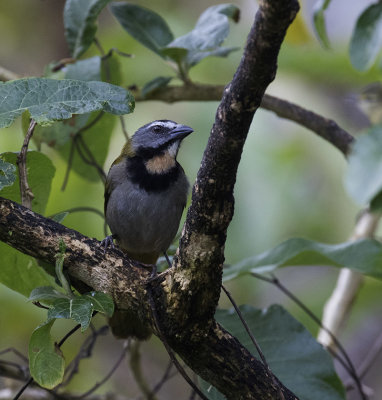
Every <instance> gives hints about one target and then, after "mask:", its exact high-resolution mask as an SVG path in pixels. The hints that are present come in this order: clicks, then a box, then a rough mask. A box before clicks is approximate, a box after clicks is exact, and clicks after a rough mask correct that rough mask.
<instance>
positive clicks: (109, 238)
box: [101, 235, 115, 254]
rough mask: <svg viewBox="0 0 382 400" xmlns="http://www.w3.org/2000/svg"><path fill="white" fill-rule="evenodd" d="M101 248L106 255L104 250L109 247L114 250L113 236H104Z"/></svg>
mask: <svg viewBox="0 0 382 400" xmlns="http://www.w3.org/2000/svg"><path fill="white" fill-rule="evenodd" d="M101 247H103V254H105V253H106V250H107V249H108V248H109V247H111V248H112V249H115V244H114V238H113V235H109V236H106V237H105V239H103V240H102V241H101Z"/></svg>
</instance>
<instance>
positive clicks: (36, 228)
mask: <svg viewBox="0 0 382 400" xmlns="http://www.w3.org/2000/svg"><path fill="white" fill-rule="evenodd" d="M298 8H299V6H298V2H297V0H263V1H262V2H261V4H260V8H259V10H258V12H257V14H256V18H255V23H254V25H253V27H252V29H251V32H250V33H249V36H248V39H247V44H246V47H245V51H244V54H243V57H242V60H241V63H240V65H239V67H238V70H237V71H236V73H235V76H234V78H233V80H232V82H231V83H230V84H229V85H228V86H227V87H226V88H225V90H224V94H223V98H222V101H221V103H220V105H219V107H218V110H217V113H216V119H215V123H214V126H213V128H212V131H211V135H210V138H209V141H208V144H207V148H206V150H205V153H204V156H203V160H202V165H201V168H200V170H199V173H198V176H197V180H196V183H195V185H194V188H193V195H192V204H191V207H190V209H189V211H188V215H187V219H186V223H185V227H184V229H183V234H182V238H181V241H180V247H179V250H178V253H177V256H176V257H175V259H174V264H173V267H172V268H170V269H169V270H167V271H166V272H165V273H163V274H161V275H159V276H158V277H157V278H156V279H154V280H150V279H148V278H149V273H150V272H148V271H147V270H145V269H144V268H142V266H141V265H139V264H138V263H137V262H134V261H131V260H129V259H127V258H126V257H124V255H123V254H122V253H121V252H119V251H118V250H116V249H112V250H110V251H108V252H107V253H106V255H105V254H104V252H103V249H102V248H101V247H100V245H99V242H97V241H96V240H95V239H90V238H88V237H85V236H83V235H81V234H80V233H78V232H76V231H73V230H70V229H68V228H66V227H64V226H62V225H60V224H57V223H55V222H54V221H52V220H49V219H46V218H44V217H42V216H39V215H38V214H35V213H33V212H32V211H30V210H27V209H25V208H24V207H22V206H20V205H17V204H16V203H14V202H11V201H9V200H6V199H1V198H0V240H2V241H4V242H6V243H8V244H10V245H11V246H13V247H14V248H16V249H18V250H20V251H22V252H24V253H26V254H29V255H31V256H33V257H37V258H39V259H42V260H44V261H47V262H50V263H52V262H54V259H55V254H56V253H57V252H58V248H59V241H60V240H63V241H64V242H65V244H66V248H67V251H66V258H65V267H66V269H67V272H68V273H69V275H70V277H71V280H72V282H73V283H74V285H75V286H76V287H77V288H78V286H79V285H86V286H88V287H91V288H93V289H95V290H99V291H104V292H107V293H109V294H111V295H112V297H113V299H114V301H115V303H116V306H117V308H119V309H126V310H129V311H131V312H132V313H133V315H137V316H138V317H139V318H140V320H141V321H142V322H143V323H144V324H146V325H147V326H150V327H151V329H152V330H153V331H154V333H156V334H158V332H156V329H155V321H154V319H153V313H152V309H151V308H150V301H149V297H151V294H152V295H153V301H154V304H155V311H156V314H157V316H158V319H159V320H160V323H161V324H160V329H161V332H162V333H163V335H164V336H165V338H166V341H167V343H168V344H169V345H170V347H171V348H172V349H173V350H174V351H175V352H177V353H178V355H179V356H180V357H181V358H182V359H183V360H184V362H185V363H186V364H187V365H188V366H189V367H191V368H192V369H193V371H194V372H195V373H197V374H198V375H200V376H201V377H202V378H203V379H205V380H207V381H208V382H210V383H211V384H212V385H214V386H215V387H216V388H217V389H218V390H219V391H220V392H222V393H223V394H224V395H225V396H226V397H227V398H228V399H259V400H262V399H275V400H278V399H280V400H281V399H285V400H292V399H296V396H295V395H294V394H293V393H291V392H290V391H289V390H288V389H287V388H285V387H284V386H283V385H282V383H280V382H278V381H277V380H274V379H273V377H272V376H270V374H269V371H268V369H267V368H266V367H265V366H264V365H263V363H261V362H260V361H259V360H257V359H256V358H255V357H254V356H253V355H252V354H251V353H249V352H248V350H247V349H245V348H244V347H243V346H242V345H241V344H240V343H239V342H238V341H237V339H236V338H234V337H232V336H231V335H230V334H229V333H228V332H227V331H225V330H224V329H223V328H222V327H221V326H220V325H219V324H217V323H216V321H215V320H214V318H213V317H214V313H215V309H216V307H217V302H218V299H219V295H220V285H221V275H222V266H223V262H224V245H225V240H226V231H227V228H228V225H229V223H230V221H231V219H232V216H233V209H234V198H233V189H234V185H235V181H236V172H237V168H238V165H239V162H240V157H241V153H242V150H243V146H244V143H245V140H246V137H247V133H248V130H249V127H250V124H251V122H252V118H253V116H254V113H255V111H256V110H257V108H258V107H259V106H260V104H261V101H262V97H263V95H264V92H265V89H266V87H267V86H268V85H269V83H270V82H271V81H272V80H273V79H274V77H275V73H276V68H277V56H278V52H279V50H280V46H281V43H282V41H283V39H284V36H285V33H286V30H287V28H288V26H289V24H290V23H291V22H292V20H293V19H294V17H295V15H296V13H297V11H298ZM148 289H149V291H150V296H148V293H147V292H148Z"/></svg>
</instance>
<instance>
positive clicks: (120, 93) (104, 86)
mask: <svg viewBox="0 0 382 400" xmlns="http://www.w3.org/2000/svg"><path fill="white" fill-rule="evenodd" d="M0 99H1V100H0V101H1V102H0V128H3V127H7V126H9V125H11V123H12V122H13V121H14V120H15V118H16V117H18V116H19V115H21V114H22V113H23V112H24V111H26V110H29V112H30V114H31V118H33V119H34V120H36V122H37V123H39V124H44V123H45V124H46V123H50V122H53V121H57V120H62V119H68V118H70V117H71V116H72V115H73V114H85V113H89V112H92V111H98V110H103V111H106V112H109V113H112V114H115V115H122V114H128V113H130V112H132V111H133V110H134V98H133V96H132V94H131V93H130V92H129V91H127V90H125V89H123V88H121V87H118V86H114V85H111V84H108V83H105V82H97V81H92V82H84V81H79V80H69V79H64V80H55V79H48V78H26V79H18V80H14V81H9V82H5V83H0ZM5 99H6V100H7V101H5Z"/></svg>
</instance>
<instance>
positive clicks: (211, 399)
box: [198, 376, 227, 400]
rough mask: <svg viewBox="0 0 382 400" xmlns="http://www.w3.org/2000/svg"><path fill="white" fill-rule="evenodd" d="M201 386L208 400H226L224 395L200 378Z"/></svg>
mask: <svg viewBox="0 0 382 400" xmlns="http://www.w3.org/2000/svg"><path fill="white" fill-rule="evenodd" d="M198 381H199V386H200V389H201V390H202V392H203V393H204V394H205V395H206V396H207V398H208V400H226V399H227V398H226V397H225V396H224V395H222V394H221V393H220V392H219V391H218V390H217V389H216V387H214V386H212V385H211V384H210V383H208V382H206V381H205V380H204V379H202V378H201V377H200V376H199V377H198Z"/></svg>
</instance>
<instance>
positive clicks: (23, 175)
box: [17, 119, 37, 208]
mask: <svg viewBox="0 0 382 400" xmlns="http://www.w3.org/2000/svg"><path fill="white" fill-rule="evenodd" d="M36 125H37V123H36V121H35V120H34V119H32V120H31V122H30V124H29V128H28V131H27V134H26V135H25V139H24V143H23V146H22V147H21V151H20V153H19V154H18V156H17V166H18V167H19V178H20V195H21V204H22V205H23V206H24V207H27V208H31V207H32V200H33V199H34V194H33V192H32V190H31V188H30V187H29V184H28V173H27V151H28V146H29V141H30V139H31V137H32V135H33V131H34V128H35V127H36Z"/></svg>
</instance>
